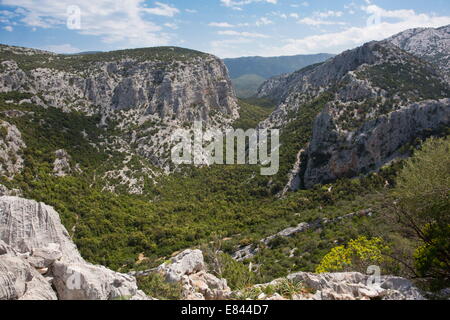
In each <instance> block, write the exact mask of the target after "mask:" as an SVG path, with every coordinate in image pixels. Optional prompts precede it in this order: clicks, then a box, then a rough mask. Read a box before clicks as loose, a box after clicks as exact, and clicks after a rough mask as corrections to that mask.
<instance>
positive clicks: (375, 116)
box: [259, 28, 450, 189]
mask: <svg viewBox="0 0 450 320" xmlns="http://www.w3.org/2000/svg"><path fill="white" fill-rule="evenodd" d="M433 30H434V29H433ZM445 30H448V28H441V29H438V30H435V31H430V30H428V31H426V32H425V31H423V32H420V35H421V36H420V37H419V35H416V36H412V35H411V33H413V34H416V33H418V32H416V31H406V32H405V34H404V35H402V34H400V35H397V36H395V37H394V38H392V39H388V40H385V41H380V42H370V43H367V44H365V45H363V46H361V47H359V48H356V49H353V50H349V51H346V52H344V53H342V54H340V55H338V56H336V57H335V58H333V59H330V60H328V61H326V62H325V63H323V64H320V65H316V66H311V67H308V68H305V69H303V70H299V71H297V72H295V73H293V74H290V75H284V76H281V77H278V78H274V79H271V80H268V81H267V82H266V83H265V84H263V86H262V87H261V88H260V90H259V95H260V97H273V98H275V99H276V100H277V101H278V103H279V106H278V108H277V110H276V111H275V112H274V113H273V114H272V115H271V116H270V117H269V119H267V120H266V121H264V122H262V123H261V124H260V126H262V127H277V128H281V129H282V130H283V128H285V127H286V126H287V125H288V124H289V123H291V122H292V121H295V119H296V118H297V117H298V115H300V114H302V112H308V111H309V110H310V108H311V107H316V108H317V107H320V110H319V111H318V115H317V118H316V119H315V121H314V125H313V130H312V132H311V136H310V137H309V144H308V145H304V146H302V148H303V149H305V152H304V153H303V155H302V158H303V160H302V163H301V165H300V166H299V164H298V163H296V164H294V163H293V164H292V165H293V166H294V167H295V168H296V169H295V171H296V172H297V175H295V174H294V176H291V177H290V180H295V181H297V183H295V184H292V183H291V182H290V183H289V185H288V186H287V188H288V189H296V188H298V187H299V186H304V187H306V188H310V187H312V186H314V185H315V184H320V183H328V182H332V181H334V180H336V179H338V178H341V177H354V176H357V175H359V174H365V173H368V172H371V171H374V170H378V169H379V168H380V167H381V166H383V165H385V164H387V163H388V162H390V161H391V160H393V159H395V158H396V157H401V156H404V155H406V153H405V152H404V150H403V147H404V146H406V145H407V144H409V143H410V142H412V141H414V140H415V139H417V138H423V137H426V136H429V135H430V134H433V133H437V132H439V131H442V129H445V127H448V125H449V114H450V101H449V99H448V98H449V97H450V86H449V84H448V82H447V81H446V79H445V78H444V77H443V72H444V71H443V70H444V69H445V65H443V64H442V61H441V60H436V59H431V58H430V56H429V55H428V54H427V52H428V51H427V50H428V49H429V48H428V47H429V46H428V45H427V43H428V44H430V43H433V45H434V47H436V48H441V49H442V50H443V51H448V46H446V43H447V41H448V39H447V38H446V37H445V36H443V34H446V32H447V31H445ZM436 33H438V35H442V36H436ZM419 38H420V41H419V40H417V39H419ZM393 39H397V40H395V41H394V40H393ZM399 39H406V40H405V41H406V42H405V41H400V40H399ZM414 39H416V40H417V41H416V40H414ZM426 39H428V40H426ZM416 42H418V43H419V44H417V45H415V46H414V45H413V43H416ZM398 43H402V44H404V46H403V47H405V48H407V49H408V51H410V52H411V53H413V54H411V53H409V52H406V51H405V50H403V49H402V48H400V47H398V46H397V45H396V44H398ZM405 43H409V44H408V45H407V44H405ZM426 48H428V49H426ZM442 50H441V51H442ZM414 54H417V56H416V55H414ZM447 54H448V52H447ZM318 101H320V102H318ZM308 108H309V109H308ZM292 152H298V150H293V151H292Z"/></svg>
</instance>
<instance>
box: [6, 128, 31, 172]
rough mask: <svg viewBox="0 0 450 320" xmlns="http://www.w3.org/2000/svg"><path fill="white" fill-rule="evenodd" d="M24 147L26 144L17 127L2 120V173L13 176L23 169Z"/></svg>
mask: <svg viewBox="0 0 450 320" xmlns="http://www.w3.org/2000/svg"><path fill="white" fill-rule="evenodd" d="M24 148H26V145H25V142H23V140H22V135H21V133H20V131H19V130H18V129H17V127H16V126H15V125H12V124H10V123H8V122H6V121H0V175H2V176H6V177H9V178H12V177H14V175H16V174H17V173H19V172H20V171H21V170H22V168H23V158H22V152H23V149H24Z"/></svg>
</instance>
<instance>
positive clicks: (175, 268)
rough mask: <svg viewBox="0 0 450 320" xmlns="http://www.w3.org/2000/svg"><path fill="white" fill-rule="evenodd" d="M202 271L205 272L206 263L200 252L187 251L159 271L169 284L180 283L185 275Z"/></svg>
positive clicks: (163, 265)
mask: <svg viewBox="0 0 450 320" xmlns="http://www.w3.org/2000/svg"><path fill="white" fill-rule="evenodd" d="M202 270H205V261H204V259H203V253H202V252H201V251H200V250H185V251H183V252H182V253H180V254H178V255H177V256H175V257H174V258H172V259H171V261H170V263H164V264H162V265H161V266H159V267H158V269H157V271H159V272H160V273H162V274H164V275H165V277H166V280H167V281H168V282H179V281H181V278H182V277H183V276H184V275H189V274H193V273H196V272H199V271H202Z"/></svg>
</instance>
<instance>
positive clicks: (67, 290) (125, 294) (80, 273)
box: [52, 262, 142, 300]
mask: <svg viewBox="0 0 450 320" xmlns="http://www.w3.org/2000/svg"><path fill="white" fill-rule="evenodd" d="M52 275H53V277H54V279H53V284H54V286H55V288H56V291H57V292H58V296H59V298H60V299H61V300H116V299H131V298H133V297H135V296H136V295H138V296H141V295H142V293H141V292H140V291H139V290H138V288H137V284H136V280H135V278H133V277H131V276H128V275H125V274H121V273H118V272H114V271H112V270H109V269H107V268H105V267H103V266H94V265H91V264H86V263H74V264H66V263H64V262H55V263H54V264H53V267H52Z"/></svg>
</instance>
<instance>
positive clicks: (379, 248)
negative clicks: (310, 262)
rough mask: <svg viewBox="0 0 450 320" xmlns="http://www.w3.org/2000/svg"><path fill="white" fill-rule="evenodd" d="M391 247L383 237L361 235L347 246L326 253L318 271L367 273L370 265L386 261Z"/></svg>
mask: <svg viewBox="0 0 450 320" xmlns="http://www.w3.org/2000/svg"><path fill="white" fill-rule="evenodd" d="M388 249H389V248H388V247H387V246H386V244H385V243H384V241H383V239H381V238H373V239H367V238H366V237H359V238H358V239H354V240H350V241H349V243H348V244H347V246H338V247H335V248H333V249H331V251H330V252H329V253H328V254H327V255H325V257H323V259H322V261H321V262H320V264H319V266H318V267H317V268H316V272H317V273H325V272H339V271H359V272H363V273H365V272H366V271H367V267H369V266H370V265H374V264H376V265H380V264H382V263H383V262H384V261H385V257H384V253H385V252H386V251H387V250H388Z"/></svg>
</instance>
